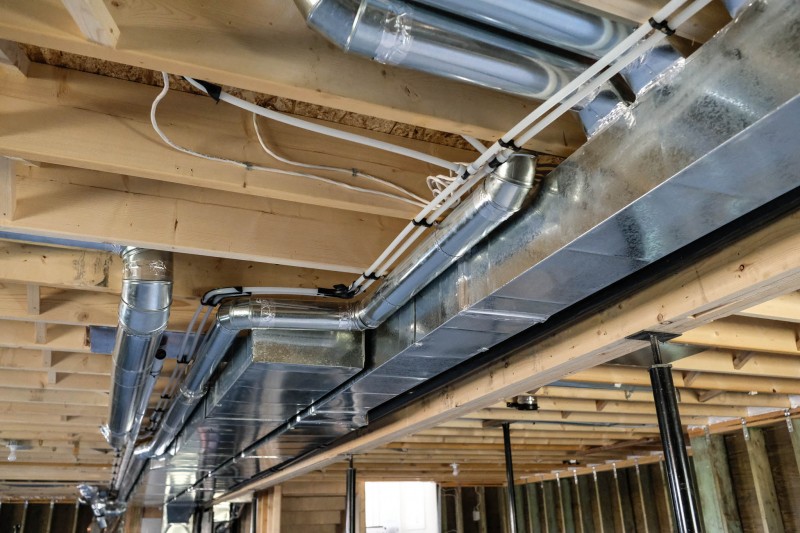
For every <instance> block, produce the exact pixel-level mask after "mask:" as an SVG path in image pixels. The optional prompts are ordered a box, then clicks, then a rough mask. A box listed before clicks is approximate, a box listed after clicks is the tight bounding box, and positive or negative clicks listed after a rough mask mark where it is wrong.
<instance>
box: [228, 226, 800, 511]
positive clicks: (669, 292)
mask: <svg viewBox="0 0 800 533" xmlns="http://www.w3.org/2000/svg"><path fill="white" fill-rule="evenodd" d="M798 230H800V215H798V214H794V215H791V216H788V217H784V218H783V219H781V220H780V221H778V222H776V223H773V224H771V225H769V226H768V227H765V228H763V229H762V230H760V231H758V232H756V233H754V234H753V235H751V236H749V237H747V238H745V239H742V240H740V241H738V242H736V243H734V244H731V245H730V246H728V247H726V248H725V249H724V250H723V251H720V252H717V253H715V254H714V255H712V256H710V257H708V258H706V259H704V260H702V261H700V262H698V263H696V264H695V265H692V266H691V267H689V268H686V269H684V270H682V271H680V272H678V273H676V274H673V275H671V276H669V277H666V278H664V279H662V280H661V281H659V282H657V283H655V284H654V285H652V286H650V287H649V288H647V289H645V290H643V291H641V292H640V293H638V294H636V295H634V296H631V297H629V298H626V299H624V300H622V301H620V302H617V303H616V305H613V306H609V307H608V308H606V309H603V310H601V311H600V312H598V313H595V314H593V315H592V316H590V317H589V318H586V319H583V320H582V321H580V322H578V323H577V324H574V325H572V326H570V327H567V328H565V329H563V330H560V331H559V332H558V333H555V334H553V335H551V336H547V337H545V338H544V339H543V340H540V341H538V342H536V343H534V344H533V345H531V346H529V347H528V348H526V349H523V350H520V351H519V352H517V353H513V354H510V355H509V356H507V357H506V358H504V360H502V361H499V362H497V363H495V364H493V365H489V367H487V368H486V369H484V370H482V371H481V372H477V373H473V374H471V375H470V376H468V377H466V378H463V379H461V380H459V381H457V382H456V383H454V384H451V385H450V386H449V387H446V388H445V389H443V390H442V391H441V392H439V393H437V394H435V395H431V396H428V397H425V398H423V399H421V400H420V401H417V402H414V403H412V404H410V405H409V406H407V407H405V408H403V409H400V410H399V411H398V412H397V413H395V414H394V415H390V416H388V417H386V418H385V419H384V422H383V423H382V424H381V425H380V427H377V425H376V426H373V427H371V428H368V429H367V430H366V431H365V432H364V434H362V435H360V436H358V437H356V438H354V439H351V440H350V441H349V442H347V443H344V444H339V445H333V446H330V447H329V448H327V449H326V450H325V451H323V452H321V453H319V454H316V455H315V456H313V457H311V458H308V459H305V460H302V461H298V462H297V463H295V464H294V465H292V466H290V467H288V468H286V469H284V470H283V471H281V472H279V473H277V474H274V475H272V476H269V477H267V478H265V479H263V480H261V481H259V482H258V483H256V484H255V485H253V486H252V488H248V489H241V490H239V491H234V492H231V493H230V494H228V495H226V496H225V498H231V497H235V496H237V495H238V494H240V493H246V492H248V491H249V490H253V489H254V488H261V487H268V486H271V485H274V484H276V483H281V482H283V481H285V480H287V479H291V478H292V477H295V476H297V475H301V474H303V473H305V472H307V471H310V470H313V469H315V468H319V467H321V466H324V465H326V464H330V463H333V462H336V461H337V460H339V457H341V456H342V455H343V454H346V453H353V452H357V451H366V450H368V449H371V448H373V447H375V446H379V445H381V444H385V443H387V442H391V441H393V440H397V439H398V438H401V437H402V436H404V435H407V434H410V433H414V432H418V431H420V430H422V429H424V428H428V427H431V426H434V425H436V424H438V423H441V422H442V421H445V420H452V419H453V418H456V417H459V416H463V415H465V414H467V413H469V412H472V411H474V410H475V409H479V408H481V407H484V406H486V405H491V404H493V403H496V402H499V401H502V400H503V399H504V398H507V397H509V396H512V395H514V394H519V393H520V392H521V391H526V390H531V389H535V388H538V387H541V386H544V385H546V384H548V383H552V382H553V381H556V380H558V379H563V378H564V376H565V375H568V374H572V373H575V372H577V371H580V370H582V369H584V368H587V367H590V366H594V365H597V364H598V363H603V362H605V361H610V360H612V359H614V358H616V357H618V356H619V355H621V354H624V353H630V352H631V351H633V350H635V349H637V348H640V347H642V345H643V344H644V343H642V342H640V341H632V340H630V339H628V337H629V336H631V335H633V334H635V333H638V332H640V331H652V330H663V329H667V330H668V331H669V332H672V333H684V332H686V331H688V330H690V329H691V328H693V327H697V326H699V325H701V324H702V323H703V322H704V321H711V320H714V319H716V318H719V317H720V316H725V315H728V314H731V313H735V312H736V311H739V310H741V309H744V308H747V307H752V306H753V305H755V304H757V303H760V302H763V301H766V300H768V299H770V298H773V297H775V296H777V295H779V294H784V293H786V292H787V291H789V290H796V289H797V286H798V285H800V253H798V250H800V231H798ZM741 265H747V266H746V268H744V269H742V268H741ZM532 354H535V355H532ZM678 386H681V385H680V384H678Z"/></svg>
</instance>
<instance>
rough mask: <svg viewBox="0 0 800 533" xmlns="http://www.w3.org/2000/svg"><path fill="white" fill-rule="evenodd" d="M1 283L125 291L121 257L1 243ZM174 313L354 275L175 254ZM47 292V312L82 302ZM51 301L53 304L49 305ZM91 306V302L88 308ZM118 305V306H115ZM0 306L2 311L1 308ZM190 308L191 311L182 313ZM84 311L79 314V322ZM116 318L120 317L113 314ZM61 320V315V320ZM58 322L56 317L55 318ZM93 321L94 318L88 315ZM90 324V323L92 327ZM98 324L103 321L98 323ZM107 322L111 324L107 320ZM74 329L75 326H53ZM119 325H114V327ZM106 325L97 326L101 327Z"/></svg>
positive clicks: (326, 283)
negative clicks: (243, 292)
mask: <svg viewBox="0 0 800 533" xmlns="http://www.w3.org/2000/svg"><path fill="white" fill-rule="evenodd" d="M0 257H2V261H0V280H2V281H7V282H11V283H16V284H22V285H24V284H27V283H37V284H41V285H44V286H48V287H58V288H65V289H76V290H81V291H96V292H107V293H111V294H119V291H120V288H121V287H122V260H121V259H120V257H119V256H118V255H117V254H113V253H110V252H100V251H94V250H77V249H68V248H58V247H52V246H41V245H35V244H25V243H19V242H11V241H2V240H0ZM173 261H174V270H175V272H176V273H177V274H176V276H175V280H174V283H173V288H172V292H173V298H174V299H175V304H174V306H173V312H176V313H181V312H184V311H186V312H188V313H192V312H193V311H194V309H193V306H194V304H193V303H192V304H187V303H183V300H186V299H197V298H199V297H200V296H202V295H203V293H204V292H206V291H207V290H210V289H214V288H218V287H231V286H237V285H244V286H249V287H266V286H279V287H305V288H313V287H332V286H333V285H335V284H336V283H348V282H349V281H351V279H352V274H344V273H339V272H331V271H326V270H317V269H301V268H297V267H288V266H281V265H272V264H265V263H255V262H252V261H236V260H233V259H224V258H218V257H202V256H197V255H187V254H174V259H173ZM58 294H59V293H57V292H54V291H53V292H51V291H45V293H44V297H45V306H44V310H43V312H44V313H45V314H47V315H48V316H49V313H50V311H51V308H52V310H53V311H55V309H56V308H57V309H62V308H64V306H68V304H69V302H71V301H74V302H80V301H81V299H80V297H79V296H77V295H75V293H72V292H69V293H61V294H60V296H59V295H58ZM0 299H2V298H0ZM48 300H49V301H50V302H51V303H48ZM86 303H87V305H89V302H88V301H87V302H86ZM117 303H118V302H117ZM3 305H4V304H3V303H0V306H3ZM186 305H189V308H190V309H184V307H185V306H186ZM86 311H87V310H86V309H81V310H76V312H77V313H78V315H77V318H78V319H77V322H79V323H83V322H82V320H81V319H80V318H79V317H80V315H81V313H83V312H86ZM114 314H116V311H114ZM62 317H63V315H62ZM54 318H55V317H54ZM89 318H92V315H90V317H89ZM89 318H87V322H88V323H90V324H91V323H94V322H92V321H91V320H90V319H89ZM98 318H99V317H98ZM106 320H107V319H106ZM52 322H54V323H65V324H72V323H73V320H72V319H68V320H58V319H54V320H52ZM115 322H116V320H114V321H113V322H111V323H112V324H113V323H115ZM102 323H103V322H102V321H99V322H97V324H102Z"/></svg>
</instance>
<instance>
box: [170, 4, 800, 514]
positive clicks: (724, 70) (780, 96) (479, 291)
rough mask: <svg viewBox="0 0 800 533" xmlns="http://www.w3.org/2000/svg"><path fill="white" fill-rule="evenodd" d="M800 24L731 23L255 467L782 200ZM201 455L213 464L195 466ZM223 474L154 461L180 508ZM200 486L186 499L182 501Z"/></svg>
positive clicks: (784, 16)
mask: <svg viewBox="0 0 800 533" xmlns="http://www.w3.org/2000/svg"><path fill="white" fill-rule="evenodd" d="M798 19H800V4H798V3H796V2H795V3H789V4H788V5H787V4H786V3H781V2H777V3H776V2H769V3H767V2H759V3H757V4H756V5H754V6H753V7H752V8H750V9H747V10H745V11H744V12H743V13H742V14H741V15H740V17H739V18H738V19H737V20H736V21H735V22H734V23H733V24H732V25H730V26H728V27H727V28H726V29H725V30H723V31H722V32H721V33H719V34H717V36H715V38H713V39H712V40H710V41H709V42H708V43H706V44H705V45H704V46H703V47H702V48H701V49H700V50H699V51H698V52H696V53H695V54H694V55H693V56H692V57H691V58H690V60H688V61H687V62H686V65H685V67H684V68H683V69H682V70H681V71H677V72H675V73H674V74H673V75H672V77H671V78H669V79H662V80H661V81H659V82H658V84H657V85H656V86H655V87H654V88H653V89H652V90H651V91H649V92H647V93H646V94H645V95H644V97H643V98H641V99H640V101H638V102H637V104H636V105H635V106H633V107H632V108H631V109H630V110H629V111H628V112H627V113H625V114H623V115H622V116H621V117H620V118H619V120H617V121H616V122H614V123H612V124H610V125H609V126H608V127H607V128H605V129H604V130H603V131H602V132H600V133H599V134H598V135H596V136H595V137H593V138H592V139H591V140H590V141H589V142H588V143H586V144H585V145H584V146H583V147H582V148H581V149H579V150H578V151H577V152H576V153H574V154H573V155H572V156H571V157H570V158H568V159H567V160H566V161H565V162H564V163H563V164H562V165H560V166H559V167H558V168H557V169H556V170H555V171H554V172H552V173H551V174H550V175H549V176H548V177H547V179H546V181H545V183H544V184H543V186H542V190H541V192H540V193H539V195H538V196H537V198H536V199H535V200H534V202H533V204H532V205H531V206H530V207H528V208H527V209H525V210H523V211H522V213H520V214H519V215H518V216H516V217H514V218H512V219H511V220H508V221H507V222H506V223H505V224H504V225H503V226H502V228H500V229H499V230H498V231H497V232H495V233H494V234H493V235H492V236H491V238H489V239H486V240H484V241H482V242H481V243H480V244H478V245H477V246H475V247H474V248H473V249H472V250H471V251H469V252H466V253H465V254H464V256H463V257H461V258H460V259H459V260H458V261H457V262H456V263H455V264H454V265H452V266H451V267H449V268H448V269H447V270H445V271H444V272H443V274H442V275H440V276H439V277H437V278H436V279H435V280H434V281H432V282H431V283H429V284H428V285H427V286H426V287H425V288H424V289H423V290H422V291H420V292H419V293H418V294H416V296H413V298H412V299H411V301H409V302H408V303H406V304H405V305H402V306H401V307H400V308H399V309H398V310H397V311H396V312H394V314H392V315H391V316H390V317H389V318H388V320H387V321H386V322H384V323H383V324H382V325H380V326H379V327H378V328H377V329H376V330H374V331H368V332H367V333H366V338H365V346H366V353H367V360H368V362H367V370H368V371H369V372H368V373H367V374H366V377H364V379H361V380H359V381H358V382H357V384H355V385H354V386H353V387H351V388H349V390H347V391H346V392H345V393H343V394H340V395H337V396H336V399H335V400H334V401H332V402H328V403H326V404H325V405H324V406H323V408H320V409H315V410H313V412H310V414H309V416H308V417H306V418H305V419H304V420H302V421H301V422H300V423H298V424H296V425H294V426H293V428H292V430H291V431H287V432H285V433H282V434H281V435H279V436H277V437H276V438H274V439H271V440H267V441H263V442H262V444H260V445H259V447H258V448H257V449H256V450H255V451H254V453H253V455H255V456H259V457H272V458H274V459H273V460H274V461H281V460H282V458H284V457H285V455H284V454H285V453H287V452H288V453H291V454H298V453H301V452H302V451H308V450H313V449H314V448H316V447H317V446H318V445H319V443H320V442H321V441H323V440H324V439H325V438H327V439H329V440H330V439H331V438H333V437H335V436H336V435H341V434H344V433H346V432H348V431H350V429H352V427H353V425H356V424H357V423H358V422H359V417H362V418H363V417H364V416H365V415H366V414H367V413H368V411H369V409H370V408H371V406H374V405H376V403H375V402H381V398H379V395H383V399H384V400H385V399H388V398H390V397H392V396H393V395H396V394H399V393H401V392H403V391H405V390H408V389H410V388H411V387H413V386H414V385H415V384H418V383H422V382H424V381H425V380H426V379H428V378H429V377H432V376H434V375H436V374H438V373H439V372H441V371H443V370H445V369H447V368H450V367H452V366H454V365H457V364H458V363H460V362H461V361H464V360H465V359H467V358H469V357H471V356H473V355H475V354H478V353H480V352H482V351H485V350H486V349H488V348H489V347H491V346H494V345H495V344H497V343H499V342H501V341H503V340H505V339H507V338H509V337H510V336H512V335H514V334H515V333H518V332H520V331H522V330H524V329H526V328H528V327H529V326H531V325H532V324H535V323H537V322H541V321H543V320H546V319H547V318H548V317H550V316H551V315H552V314H554V313H556V312H558V311H561V310H563V309H565V308H567V307H568V306H570V305H572V304H574V303H576V302H579V301H581V300H582V299H584V298H586V297H588V296H591V295H592V294H594V293H595V292H597V291H599V290H601V289H603V288H605V287H608V286H609V285H610V284H612V283H614V282H617V281H619V280H621V279H623V278H624V277H626V276H628V275H629V274H631V273H634V272H636V271H637V270H639V269H641V268H642V267H643V266H645V265H648V264H650V263H652V262H654V261H656V260H658V259H660V258H663V257H665V256H666V255H668V254H670V253H672V252H674V251H676V250H678V249H680V248H681V247H683V246H684V245H686V244H689V243H691V242H693V241H695V240H696V239H698V238H700V237H702V236H704V235H706V234H708V233H709V232H711V231H713V230H715V229H718V228H720V227H721V226H723V225H725V224H727V223H729V222H731V221H734V220H736V219H737V218H739V217H741V216H742V215H744V214H746V213H748V212H750V211H752V210H753V209H756V208H758V207H760V206H762V205H764V204H765V203H767V202H769V201H770V200H773V199H775V198H777V197H779V196H780V195H782V194H785V193H787V192H790V191H793V190H795V189H796V187H797V185H798V182H799V181H800V180H798V172H800V171H798V169H800V151H798V150H797V149H796V139H797V138H798V136H800V123H798V122H797V120H796V117H797V116H800V96H798V94H797V93H798V87H800V33H798V32H797V31H795V27H794V26H795V21H796V20H798ZM348 316H349V315H348ZM349 323H352V321H349ZM227 372H228V370H227V369H226V370H225V371H224V372H223V374H222V376H221V377H220V380H221V381H222V380H223V379H227V378H226V377H225V376H226V374H227ZM287 389H288V390H290V389H291V387H287ZM269 394H270V395H277V396H272V397H280V394H281V391H279V390H275V391H270V392H269ZM207 401H208V400H207ZM347 417H350V418H349V420H350V423H349V424H347V423H342V420H347V419H348V418H347ZM240 422H242V423H241V424H240V429H234V428H233V427H228V428H227V429H226V431H228V432H229V433H231V434H233V433H237V432H238V434H239V435H241V438H240V440H239V442H240V446H241V447H246V446H247V445H248V444H250V443H252V442H253V441H251V440H249V439H250V438H253V437H254V436H255V435H256V434H258V433H259V432H261V431H263V429H264V428H261V429H254V428H253V426H252V425H248V424H254V423H257V422H253V421H240ZM241 428H245V429H241ZM193 433H194V432H193V430H192V429H190V428H187V431H186V432H185V433H184V434H183V436H182V437H181V439H184V438H186V439H188V438H193V437H192V435H193ZM231 438H238V437H231ZM197 442H198V443H200V446H199V447H198V448H196V449H193V450H191V453H193V454H195V455H194V457H193V460H194V461H195V462H197V461H198V460H200V461H201V464H202V465H203V466H202V468H206V466H207V465H208V464H213V463H214V462H216V461H219V458H220V457H219V456H218V455H215V454H214V450H216V449H217V448H214V446H215V445H216V444H212V443H216V442H217V441H216V440H214V439H212V440H210V441H209V442H210V444H209V445H208V446H207V447H204V445H203V444H202V443H203V439H201V438H200V439H198V440H197ZM259 442H261V441H259ZM189 451H190V450H187V453H189ZM180 453H182V452H180V451H179V455H180ZM206 454H208V455H209V457H213V459H210V460H209V461H208V462H203V461H205V459H203V458H204V457H206ZM179 455H178V456H176V457H175V458H173V459H174V460H177V459H178V458H179ZM228 459H230V457H229V458H228ZM228 459H226V460H225V461H224V462H219V463H217V464H225V465H226V466H225V467H224V468H221V469H219V470H218V471H215V472H214V474H213V475H211V476H206V475H205V474H204V472H203V471H198V470H197V469H196V467H195V468H194V469H191V467H190V463H189V461H185V460H184V463H182V464H177V463H176V464H173V463H172V460H170V459H166V460H165V462H164V464H163V467H162V469H161V470H166V471H167V472H168V475H169V472H171V471H172V469H173V468H174V469H175V475H174V476H173V478H172V481H171V483H172V485H171V486H170V491H171V494H173V495H175V494H183V496H181V497H180V498H179V499H178V501H186V500H193V499H194V498H197V499H200V500H207V499H209V498H212V497H213V495H214V494H220V493H222V492H223V491H225V490H226V489H227V488H229V487H230V486H231V485H234V484H236V483H237V481H236V480H237V479H240V478H241V477H242V474H243V473H246V472H244V471H239V472H237V471H236V470H235V469H236V468H237V466H238V465H237V463H235V462H234V463H230V462H229V461H228ZM181 467H184V468H185V470H183V471H181V470H180V468H181ZM201 478H202V483H200V484H198V485H197V488H198V490H197V491H196V492H195V493H194V494H190V493H188V492H185V491H184V492H181V490H180V487H184V489H185V488H187V487H189V486H191V485H193V484H195V483H196V482H197V480H199V479H201ZM205 491H208V492H205Z"/></svg>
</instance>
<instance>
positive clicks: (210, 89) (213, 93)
mask: <svg viewBox="0 0 800 533" xmlns="http://www.w3.org/2000/svg"><path fill="white" fill-rule="evenodd" d="M195 81H196V82H197V83H199V84H200V85H202V86H203V88H204V89H205V90H206V92H207V93H208V96H210V97H211V98H213V99H214V101H215V102H217V103H219V99H220V96H222V87H221V86H220V85H215V84H213V83H211V82H208V81H203V80H195Z"/></svg>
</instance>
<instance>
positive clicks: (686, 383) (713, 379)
mask: <svg viewBox="0 0 800 533" xmlns="http://www.w3.org/2000/svg"><path fill="white" fill-rule="evenodd" d="M684 374H686V375H684ZM672 378H673V380H674V381H675V386H676V387H678V388H679V389H695V390H697V389H700V390H725V391H733V392H739V393H747V392H752V391H755V392H757V393H758V394H761V393H765V394H770V395H774V394H788V395H796V394H800V382H798V381H797V380H794V379H783V378H772V377H769V378H767V377H762V376H745V375H742V376H737V375H731V374H720V373H710V372H706V373H703V372H692V371H688V372H682V371H680V370H675V371H674V372H673V373H672ZM687 378H688V379H687ZM571 379H574V380H575V381H583V382H587V383H609V382H613V383H623V384H626V385H634V386H642V387H647V386H649V385H650V377H649V375H648V374H647V369H646V368H640V367H624V366H621V365H602V366H598V367H596V368H591V369H589V370H581V371H580V372H577V373H575V374H574V375H573V376H572V377H571ZM687 396H688V395H687Z"/></svg>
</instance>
